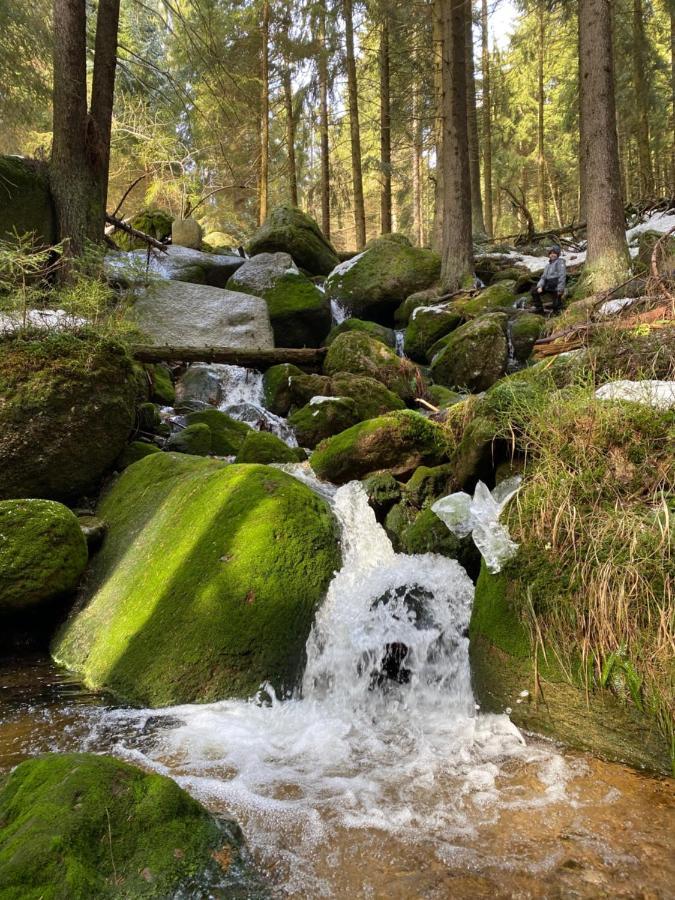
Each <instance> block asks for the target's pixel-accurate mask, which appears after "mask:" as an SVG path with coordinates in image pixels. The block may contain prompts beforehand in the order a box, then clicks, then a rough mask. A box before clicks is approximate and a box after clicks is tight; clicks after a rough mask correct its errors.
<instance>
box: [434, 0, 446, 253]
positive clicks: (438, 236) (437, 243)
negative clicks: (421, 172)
mask: <svg viewBox="0 0 675 900" xmlns="http://www.w3.org/2000/svg"><path fill="white" fill-rule="evenodd" d="M443 15H444V14H443V0H434V5H433V7H432V17H433V20H432V29H433V43H434V108H435V110H436V120H435V122H434V137H435V141H434V143H435V148H436V188H435V192H434V224H433V229H432V235H431V245H432V247H433V248H434V250H437V251H438V252H439V253H440V252H441V250H442V249H443V21H444V19H443Z"/></svg>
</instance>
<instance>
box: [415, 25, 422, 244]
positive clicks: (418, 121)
mask: <svg viewBox="0 0 675 900" xmlns="http://www.w3.org/2000/svg"><path fill="white" fill-rule="evenodd" d="M415 36H416V39H419V38H418V37H417V35H415ZM413 57H414V61H415V66H414V73H413V83H412V105H413V109H412V117H413V121H412V131H413V141H412V144H413V147H412V151H413V152H412V193H413V235H414V238H415V242H416V244H417V246H418V247H422V246H423V245H424V215H423V202H422V151H423V139H422V118H421V116H422V110H421V106H422V104H421V90H420V81H419V75H418V73H419V65H420V59H419V48H418V47H417V45H416V46H415V50H414V54H413Z"/></svg>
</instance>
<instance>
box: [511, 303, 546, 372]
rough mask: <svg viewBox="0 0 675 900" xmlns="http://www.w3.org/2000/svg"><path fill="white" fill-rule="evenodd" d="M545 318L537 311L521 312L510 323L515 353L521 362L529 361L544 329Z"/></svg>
mask: <svg viewBox="0 0 675 900" xmlns="http://www.w3.org/2000/svg"><path fill="white" fill-rule="evenodd" d="M544 325H545V320H544V317H543V316H539V315H537V314H536V313H527V312H524V313H520V314H519V315H517V316H516V317H515V318H514V319H513V320H512V321H511V323H510V326H509V327H510V337H511V346H512V347H513V355H514V356H515V358H516V359H517V360H518V362H520V363H524V362H527V360H528V359H529V358H530V356H531V354H532V350H533V348H534V345H535V343H536V341H538V340H539V338H540V336H541V333H542V331H543V330H544Z"/></svg>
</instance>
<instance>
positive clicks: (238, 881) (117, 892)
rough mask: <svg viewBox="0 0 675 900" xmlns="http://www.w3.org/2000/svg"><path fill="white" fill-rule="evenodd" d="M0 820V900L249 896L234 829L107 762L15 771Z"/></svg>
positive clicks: (32, 762)
mask: <svg viewBox="0 0 675 900" xmlns="http://www.w3.org/2000/svg"><path fill="white" fill-rule="evenodd" d="M0 822H1V823H2V828H0V898H2V900H93V898H100V900H106V898H111V900H112V898H128V900H132V898H133V900H136V898H157V900H159V898H162V900H164V898H167V897H178V896H180V897H206V896H215V894H214V893H212V891H214V892H215V891H218V890H223V891H225V892H226V894H222V896H225V895H226V896H228V897H242V898H243V897H248V896H254V894H252V893H249V889H250V890H253V881H252V880H251V878H250V874H249V873H247V870H246V866H245V865H244V863H243V862H242V859H241V855H240V849H241V844H242V839H241V836H240V832H239V829H238V827H237V826H236V825H235V824H234V823H233V822H226V821H218V820H216V819H215V818H214V817H213V816H212V815H211V814H210V813H209V812H208V811H207V810H206V809H204V807H203V806H201V804H199V803H198V802H197V801H196V800H193V799H192V797H190V795H189V794H187V793H186V792H185V791H184V790H183V789H182V788H180V787H178V785H177V784H176V783H175V782H174V781H172V780H171V779H170V778H167V777H166V776H165V775H156V774H150V773H148V772H144V771H142V770H141V769H139V768H137V767H136V766H132V765H129V763H126V762H122V761H121V760H118V759H112V758H111V757H108V756H96V755H95V754H93V753H52V754H48V755H46V756H38V757H35V758H33V759H29V760H27V761H26V762H23V763H21V764H20V765H19V766H17V768H16V769H14V770H13V772H11V774H10V775H8V776H7V777H6V778H5V779H4V782H3V783H2V784H1V785H0ZM219 896H221V895H220V894H219Z"/></svg>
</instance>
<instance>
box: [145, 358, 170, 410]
mask: <svg viewBox="0 0 675 900" xmlns="http://www.w3.org/2000/svg"><path fill="white" fill-rule="evenodd" d="M146 371H147V373H148V375H149V376H150V381H151V398H150V399H151V400H152V401H153V403H159V404H160V405H161V406H173V404H174V403H175V401H176V389H175V388H174V386H173V381H172V380H171V372H170V370H169V368H168V367H167V366H163V365H161V364H157V365H154V366H146Z"/></svg>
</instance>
